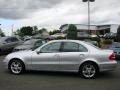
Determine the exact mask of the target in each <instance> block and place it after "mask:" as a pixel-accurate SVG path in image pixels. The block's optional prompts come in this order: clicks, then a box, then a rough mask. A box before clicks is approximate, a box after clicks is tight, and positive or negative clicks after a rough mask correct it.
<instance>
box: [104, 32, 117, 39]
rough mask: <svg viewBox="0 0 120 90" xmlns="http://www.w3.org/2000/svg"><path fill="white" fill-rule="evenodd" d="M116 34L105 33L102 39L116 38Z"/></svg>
mask: <svg viewBox="0 0 120 90" xmlns="http://www.w3.org/2000/svg"><path fill="white" fill-rule="evenodd" d="M116 35H117V34H116V33H113V32H110V33H106V34H105V35H104V36H103V37H104V38H116Z"/></svg>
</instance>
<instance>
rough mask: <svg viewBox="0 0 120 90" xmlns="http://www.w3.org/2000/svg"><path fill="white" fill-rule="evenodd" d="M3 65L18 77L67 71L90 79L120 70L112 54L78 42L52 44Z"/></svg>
mask: <svg viewBox="0 0 120 90" xmlns="http://www.w3.org/2000/svg"><path fill="white" fill-rule="evenodd" d="M3 62H4V65H5V66H6V68H8V69H9V70H10V72H11V73H13V74H17V75H18V74H21V73H23V72H24V71H25V70H41V71H66V72H78V73H79V74H80V75H81V76H82V77H84V78H89V79H90V78H94V77H95V76H96V74H97V73H98V72H102V71H110V70H114V69H115V68H116V66H117V62H116V60H115V54H114V53H113V51H112V50H102V49H100V48H98V47H96V46H94V45H92V44H90V43H87V42H84V41H77V40H54V41H50V42H48V43H46V44H44V45H42V46H40V47H39V48H37V49H36V50H33V51H32V50H30V51H20V52H14V53H11V54H9V55H8V56H6V58H5V59H4V61H3Z"/></svg>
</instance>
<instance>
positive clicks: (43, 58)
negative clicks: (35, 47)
mask: <svg viewBox="0 0 120 90" xmlns="http://www.w3.org/2000/svg"><path fill="white" fill-rule="evenodd" d="M60 47H61V42H54V43H50V44H47V45H45V46H43V47H42V48H41V49H40V53H36V54H35V55H32V67H33V69H35V70H36V69H37V70H52V71H57V70H58V66H59V61H60V57H59V54H60Z"/></svg>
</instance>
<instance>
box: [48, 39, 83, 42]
mask: <svg viewBox="0 0 120 90" xmlns="http://www.w3.org/2000/svg"><path fill="white" fill-rule="evenodd" d="M50 42H84V41H80V40H69V39H68V40H67V39H63V40H52V41H50Z"/></svg>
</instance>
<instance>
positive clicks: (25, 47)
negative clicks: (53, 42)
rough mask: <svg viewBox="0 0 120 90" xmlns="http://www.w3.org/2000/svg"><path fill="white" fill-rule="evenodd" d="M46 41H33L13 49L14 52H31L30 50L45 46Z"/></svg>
mask: <svg viewBox="0 0 120 90" xmlns="http://www.w3.org/2000/svg"><path fill="white" fill-rule="evenodd" d="M45 42H46V41H45V40H42V39H31V40H27V41H25V42H24V43H23V44H21V45H18V46H16V47H15V48H14V49H13V52H15V51H21V50H30V49H35V48H37V47H40V46H41V45H43V44H44V43H45Z"/></svg>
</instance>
